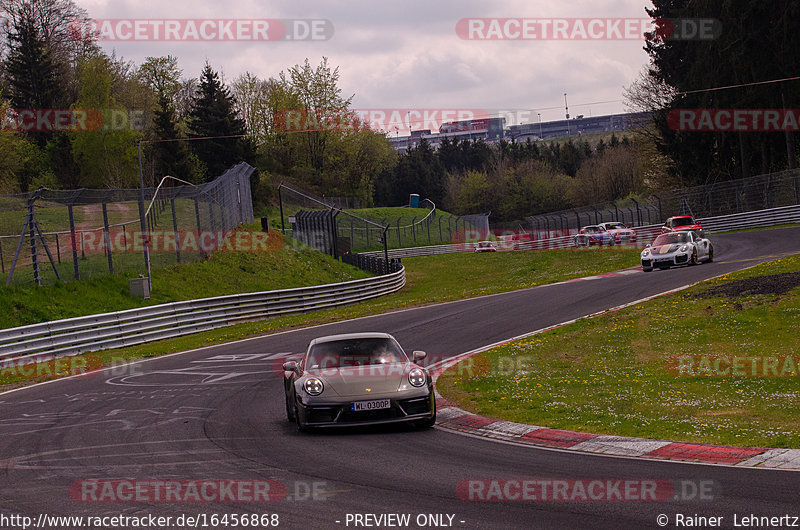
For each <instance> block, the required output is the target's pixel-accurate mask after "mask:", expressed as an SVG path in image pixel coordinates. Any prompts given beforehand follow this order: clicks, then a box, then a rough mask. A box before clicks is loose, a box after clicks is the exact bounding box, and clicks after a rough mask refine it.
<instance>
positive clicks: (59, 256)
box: [56, 232, 61, 265]
mask: <svg viewBox="0 0 800 530" xmlns="http://www.w3.org/2000/svg"><path fill="white" fill-rule="evenodd" d="M56 256H58V264H59V265H61V245H60V244H59V243H58V232H56Z"/></svg>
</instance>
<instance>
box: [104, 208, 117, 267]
mask: <svg viewBox="0 0 800 530" xmlns="http://www.w3.org/2000/svg"><path fill="white" fill-rule="evenodd" d="M103 237H104V238H105V240H106V252H107V256H108V272H111V273H113V272H114V261H113V260H112V259H111V234H109V232H108V208H107V207H106V202H105V201H103Z"/></svg>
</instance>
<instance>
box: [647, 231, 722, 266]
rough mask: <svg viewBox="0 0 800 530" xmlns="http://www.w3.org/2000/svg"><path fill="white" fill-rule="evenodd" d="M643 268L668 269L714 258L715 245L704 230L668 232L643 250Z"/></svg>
mask: <svg viewBox="0 0 800 530" xmlns="http://www.w3.org/2000/svg"><path fill="white" fill-rule="evenodd" d="M641 259H642V270H643V271H645V272H650V271H652V270H653V269H654V268H656V267H658V268H659V269H668V268H670V267H672V266H675V265H697V264H698V263H700V262H701V261H705V262H710V261H713V260H714V245H712V244H711V241H709V240H708V239H707V238H706V237H705V236H704V234H703V233H702V232H700V231H687V232H668V233H666V234H661V235H659V236H658V237H656V238H655V240H654V241H653V244H652V245H650V244H648V245H647V247H646V248H645V249H644V250H642V255H641Z"/></svg>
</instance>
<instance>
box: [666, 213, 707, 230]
mask: <svg viewBox="0 0 800 530" xmlns="http://www.w3.org/2000/svg"><path fill="white" fill-rule="evenodd" d="M687 230H692V231H694V230H703V227H702V226H700V223H698V222H697V221H695V220H694V217H692V216H691V215H676V216H674V217H670V218H669V219H667V222H666V223H664V226H662V227H661V233H662V234H666V233H667V232H678V231H680V232H684V231H687Z"/></svg>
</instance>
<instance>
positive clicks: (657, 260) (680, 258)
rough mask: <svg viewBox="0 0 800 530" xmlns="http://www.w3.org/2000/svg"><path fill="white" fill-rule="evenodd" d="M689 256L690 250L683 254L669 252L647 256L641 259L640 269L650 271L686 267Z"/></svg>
mask: <svg viewBox="0 0 800 530" xmlns="http://www.w3.org/2000/svg"><path fill="white" fill-rule="evenodd" d="M691 255H692V251H691V250H687V251H685V252H670V253H668V254H656V255H653V254H649V255H648V256H647V257H646V258H645V257H643V258H642V260H641V261H642V267H643V268H645V269H652V268H667V267H674V266H676V265H686V264H688V263H689V259H690V258H691Z"/></svg>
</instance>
